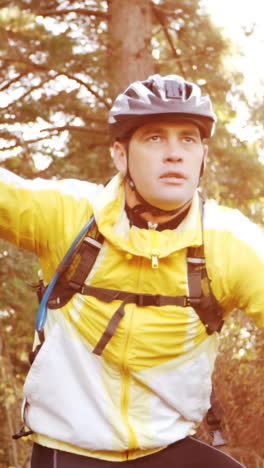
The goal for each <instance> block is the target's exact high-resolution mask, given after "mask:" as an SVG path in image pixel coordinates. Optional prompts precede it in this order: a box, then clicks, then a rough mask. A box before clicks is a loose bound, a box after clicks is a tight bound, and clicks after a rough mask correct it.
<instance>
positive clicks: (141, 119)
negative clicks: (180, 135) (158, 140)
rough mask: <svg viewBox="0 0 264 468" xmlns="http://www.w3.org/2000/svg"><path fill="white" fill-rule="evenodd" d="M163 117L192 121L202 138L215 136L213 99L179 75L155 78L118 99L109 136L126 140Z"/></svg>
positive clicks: (110, 117) (131, 89)
mask: <svg viewBox="0 0 264 468" xmlns="http://www.w3.org/2000/svg"><path fill="white" fill-rule="evenodd" d="M163 117H164V119H166V120H168V119H169V120H173V121H174V120H175V119H181V120H187V121H190V122H193V123H194V124H196V125H197V126H198V127H199V129H200V132H201V136H202V138H208V137H210V136H212V134H213V131H214V125H215V122H216V116H215V114H214V112H213V107H212V103H211V100H210V98H209V96H202V93H201V89H200V87H199V86H198V85H196V84H194V83H190V82H188V81H185V80H184V79H183V78H182V77H181V76H178V75H167V76H164V77H162V76H160V75H152V76H149V77H148V79H147V80H145V81H135V82H134V83H132V84H131V85H130V86H129V87H128V88H127V89H126V90H125V91H124V93H122V94H119V95H118V96H117V98H116V100H115V102H114V104H113V106H112V109H111V110H110V115H109V120H108V123H109V129H110V135H111V137H113V138H115V139H122V138H126V137H127V136H129V135H131V133H132V132H133V131H135V130H136V129H137V128H138V127H140V126H141V125H145V124H147V123H150V122H153V121H155V120H156V121H157V120H161V118H163Z"/></svg>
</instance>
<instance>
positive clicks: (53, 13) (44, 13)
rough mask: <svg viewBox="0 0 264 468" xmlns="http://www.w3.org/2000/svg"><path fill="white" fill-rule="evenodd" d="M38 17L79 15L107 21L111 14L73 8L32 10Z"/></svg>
mask: <svg viewBox="0 0 264 468" xmlns="http://www.w3.org/2000/svg"><path fill="white" fill-rule="evenodd" d="M31 11H32V13H34V14H35V15H37V16H62V15H68V14H69V13H77V14H81V15H84V16H95V17H97V18H102V19H105V20H107V19H108V18H109V14H108V13H107V12H106V11H100V10H93V9H91V8H71V9H66V8H65V9H61V10H56V9H50V10H31Z"/></svg>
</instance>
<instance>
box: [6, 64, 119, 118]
mask: <svg viewBox="0 0 264 468" xmlns="http://www.w3.org/2000/svg"><path fill="white" fill-rule="evenodd" d="M1 60H2V61H4V62H11V63H16V62H18V63H24V64H25V65H28V66H29V67H31V69H30V71H32V69H37V70H40V71H46V72H51V71H53V72H54V73H56V76H58V75H64V76H66V77H67V78H69V79H70V80H74V81H76V83H79V84H80V85H82V86H84V87H85V88H86V89H87V90H88V91H89V92H90V93H91V94H93V95H94V96H95V97H96V98H97V99H98V100H99V101H101V102H102V103H103V104H104V105H105V107H106V108H107V109H110V108H111V104H109V103H108V102H107V100H106V99H104V98H103V97H102V96H100V94H99V93H98V92H97V91H95V90H94V89H92V87H91V86H90V85H89V84H88V83H85V81H83V80H81V79H80V78H78V77H76V76H74V75H71V74H69V73H67V72H66V71H62V70H53V69H51V68H49V67H47V66H45V65H40V64H38V63H34V62H32V61H31V60H25V59H22V58H21V57H2V58H1Z"/></svg>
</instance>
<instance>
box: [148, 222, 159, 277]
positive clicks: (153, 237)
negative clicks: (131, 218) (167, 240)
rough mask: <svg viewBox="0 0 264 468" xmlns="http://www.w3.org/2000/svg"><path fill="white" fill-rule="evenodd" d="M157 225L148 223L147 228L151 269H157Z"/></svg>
mask: <svg viewBox="0 0 264 468" xmlns="http://www.w3.org/2000/svg"><path fill="white" fill-rule="evenodd" d="M157 227H158V224H155V223H151V222H150V221H149V222H148V228H149V230H150V245H151V251H150V255H151V266H152V268H158V267H159V250H158V246H159V240H158V233H157V231H156V229H157Z"/></svg>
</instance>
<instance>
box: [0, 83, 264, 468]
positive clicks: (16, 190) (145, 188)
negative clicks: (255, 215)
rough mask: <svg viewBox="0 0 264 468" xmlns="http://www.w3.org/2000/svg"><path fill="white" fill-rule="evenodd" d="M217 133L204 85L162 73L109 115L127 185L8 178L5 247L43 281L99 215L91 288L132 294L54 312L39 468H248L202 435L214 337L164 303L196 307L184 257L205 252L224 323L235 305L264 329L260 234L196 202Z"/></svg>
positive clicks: (32, 409)
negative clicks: (35, 264) (176, 300)
mask: <svg viewBox="0 0 264 468" xmlns="http://www.w3.org/2000/svg"><path fill="white" fill-rule="evenodd" d="M215 122H216V117H215V114H214V112H213V108H212V104H211V101H210V98H209V97H208V96H203V95H202V94H201V90H200V88H199V87H198V86H197V85H196V84H193V83H190V82H187V81H185V80H184V79H183V78H181V77H179V76H178V75H168V76H164V77H162V76H160V75H153V76H150V77H149V78H148V79H146V80H144V81H142V82H140V81H138V82H135V83H132V84H131V85H130V86H129V87H128V88H127V89H126V90H125V91H124V92H123V93H122V94H120V95H119V96H118V97H117V98H116V100H115V102H114V104H113V107H112V109H111V112H110V116H109V130H110V135H111V137H112V138H113V147H112V155H113V159H114V163H115V165H116V168H117V170H118V174H117V175H116V176H115V177H114V178H113V179H112V180H111V181H110V182H109V183H108V184H107V185H106V187H103V186H101V185H96V184H93V183H90V182H85V181H77V180H62V181H53V180H52V181H48V180H43V179H36V180H24V179H22V178H21V177H19V176H17V175H15V174H12V173H11V172H9V171H7V170H5V169H0V226H1V227H0V229H1V230H0V234H1V237H3V238H5V239H7V240H9V241H10V242H13V243H14V244H16V245H17V246H18V247H22V248H25V249H28V250H31V251H33V252H35V253H36V254H37V255H38V256H39V259H40V264H41V268H42V271H43V275H44V280H45V283H46V284H47V283H49V282H50V281H51V278H52V276H53V274H54V272H55V270H56V268H57V266H58V264H59V263H60V261H61V259H62V258H63V256H64V255H65V252H66V251H67V250H68V248H69V247H70V246H71V244H72V242H73V240H74V238H75V237H76V235H77V233H78V232H79V231H80V230H81V228H82V227H83V225H84V224H85V223H86V222H87V220H89V219H90V218H91V216H92V215H94V217H95V220H96V225H97V228H98V230H99V233H100V234H101V235H102V236H103V242H102V244H103V245H102V248H101V249H100V252H99V254H98V256H97V258H96V260H95V263H94V265H93V267H92V269H91V271H90V272H89V274H88V277H87V279H86V281H85V284H86V285H87V286H92V287H94V289H98V291H99V293H100V294H102V291H103V290H101V289H100V288H104V291H105V290H121V291H127V292H128V293H129V294H130V299H129V300H125V301H124V302H123V303H122V300H119V299H113V300H111V301H110V302H109V301H108V302H107V300H104V299H103V298H102V297H101V295H100V294H99V293H98V295H97V296H96V294H95V295H92V294H91V295H89V294H88V295H85V294H82V293H81V292H78V293H76V294H74V295H73V297H72V298H71V299H70V300H69V302H67V303H66V304H65V305H64V306H62V307H59V306H58V308H55V309H53V310H49V312H48V316H47V320H46V323H45V326H44V336H45V340H44V343H43V344H42V346H41V348H40V351H39V352H38V354H37V355H36V357H35V360H34V362H33V364H32V366H31V369H30V371H29V374H28V376H27V378H26V382H25V386H24V393H25V397H26V399H25V404H24V408H23V414H24V421H25V424H26V426H27V428H29V429H31V430H32V431H33V434H32V435H31V438H32V440H33V441H34V446H33V454H32V461H31V467H32V468H36V467H38V468H42V467H45V468H49V467H57V468H61V467H63V468H68V467H71V468H72V467H74V468H81V467H98V468H100V467H101V468H107V467H109V468H110V467H111V466H120V465H119V464H120V462H125V463H128V464H129V465H133V466H134V465H135V466H137V467H138V468H140V467H145V466H149V467H151V468H152V467H154V468H155V467H163V466H171V467H177V468H181V467H185V468H187V467H197V468H199V467H203V468H204V467H205V466H211V465H214V467H215V468H218V467H234V468H235V467H239V466H241V465H240V464H239V463H238V462H236V461H235V460H233V459H232V458H231V457H229V456H227V455H226V454H224V453H223V452H221V451H219V450H216V449H214V448H212V447H210V446H208V445H207V444H204V443H203V442H200V441H198V440H197V439H196V438H195V437H194V435H195V430H196V428H197V426H198V425H199V424H200V423H201V421H202V419H203V417H204V415H205V413H206V411H207V409H208V408H209V406H210V393H211V375H212V371H213V367H214V360H215V357H216V353H217V347H218V333H217V332H213V333H210V334H209V333H207V327H206V324H204V323H203V322H202V321H201V319H200V318H199V316H198V314H197V313H196V311H195V307H194V306H193V307H191V306H190V303H187V302H188V301H187V302H186V303H184V304H181V305H173V304H172V305H170V304H165V305H164V303H162V297H163V296H166V297H167V296H169V297H175V296H177V297H180V298H183V297H185V298H186V297H187V296H188V295H189V296H190V294H189V292H190V291H189V290H188V289H189V285H188V272H187V255H188V252H189V250H188V249H189V248H191V249H193V248H200V246H204V251H205V258H206V269H207V272H208V276H209V278H210V282H211V288H212V292H213V294H214V297H215V298H216V300H217V302H218V304H219V305H220V308H221V313H222V314H223V316H226V315H227V314H228V313H229V312H230V311H231V310H232V309H233V308H234V307H237V308H240V309H243V310H244V311H245V312H246V314H247V315H248V316H250V317H252V318H253V319H254V321H255V322H256V324H257V325H258V326H259V327H262V328H263V327H264V313H263V303H264V291H263V278H264V243H263V234H262V232H261V230H260V229H259V228H258V226H256V225H254V224H253V223H252V222H251V221H249V220H248V219H247V218H246V217H244V216H243V215H242V214H241V213H240V212H239V211H237V210H231V209H229V208H225V207H222V206H218V205H217V204H216V203H215V202H212V201H206V202H205V203H203V202H201V199H200V196H199V193H198V191H197V187H198V185H199V180H200V177H201V176H202V173H203V170H204V167H205V164H206V156H207V151H208V149H207V145H206V144H205V142H204V140H205V139H206V138H209V137H210V136H211V135H212V133H213V129H214V125H215ZM241 252H243V256H242V255H241ZM199 261H200V259H198V260H197V262H199ZM135 294H137V295H138V296H137V298H139V299H137V301H138V302H137V303H133V300H134V299H133V300H132V299H131V297H132V296H133V298H134V297H135ZM142 294H143V295H145V299H144V300H146V301H147V300H148V298H149V295H154V296H155V300H156V301H157V302H156V304H154V305H153V304H150V305H147V304H146V303H145V302H144V303H143V302H142V301H143V299H141V298H142ZM115 297H117V296H115ZM146 298H147V299H146ZM130 300H131V302H130ZM135 301H136V299H135ZM117 309H118V310H119V311H120V310H122V313H123V315H121V316H120V317H119V318H118V320H117V322H115V324H114V327H113V326H112V325H113V321H112V320H111V319H112V318H113V317H116V311H117ZM212 313H213V312H212ZM109 323H111V325H109ZM106 331H107V333H106ZM105 333H106V335H107V338H106V339H105V336H106V335H105ZM102 337H104V338H103V343H102ZM38 343H39V341H38V336H37V335H36V340H35V346H36V345H37V344H38ZM99 343H100V345H99Z"/></svg>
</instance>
